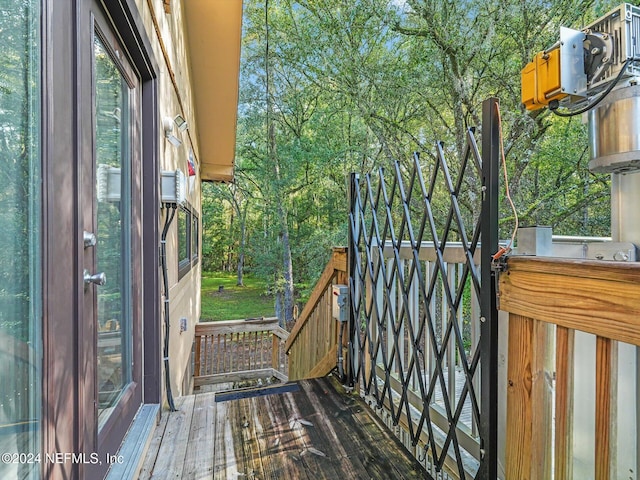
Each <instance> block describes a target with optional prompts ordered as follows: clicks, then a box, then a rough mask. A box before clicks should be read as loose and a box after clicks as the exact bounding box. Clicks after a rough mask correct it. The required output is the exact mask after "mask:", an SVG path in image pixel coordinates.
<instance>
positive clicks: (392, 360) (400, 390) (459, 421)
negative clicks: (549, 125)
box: [347, 99, 499, 480]
mask: <svg viewBox="0 0 640 480" xmlns="http://www.w3.org/2000/svg"><path fill="white" fill-rule="evenodd" d="M497 107H498V104H497V100H496V99H488V100H486V101H485V102H484V104H483V136H482V140H483V141H482V155H480V153H479V149H478V146H477V144H476V140H475V137H474V132H473V130H469V131H468V132H467V134H466V146H465V149H464V154H463V155H462V157H461V158H459V159H458V160H459V161H458V162H456V163H449V162H448V158H450V156H449V155H448V154H447V153H446V152H445V149H444V146H443V145H442V144H438V145H436V154H435V156H434V158H433V159H430V160H429V161H428V162H421V161H420V158H419V156H418V155H417V154H416V155H414V157H413V161H412V162H411V164H410V165H402V164H400V163H399V162H395V164H394V165H393V171H392V172H386V171H384V170H382V169H381V170H380V171H379V172H377V173H376V174H375V175H371V174H368V175H366V176H363V177H360V176H358V175H355V174H352V176H351V185H350V196H351V198H350V213H349V295H350V297H349V298H350V318H349V322H350V340H349V358H350V362H349V366H348V372H347V373H348V376H349V380H350V382H352V384H355V385H358V386H359V387H360V389H361V390H360V391H361V393H362V394H363V395H364V396H365V397H366V398H367V399H368V400H369V401H370V402H371V403H372V404H373V406H374V407H376V408H378V409H379V413H380V414H381V416H383V417H384V418H386V419H387V421H388V423H390V424H391V426H397V431H398V432H399V431H403V432H404V433H403V434H402V435H401V436H402V437H403V439H404V441H405V444H409V445H408V446H409V447H411V449H412V450H413V451H414V453H415V454H416V457H417V458H418V459H419V460H420V461H421V462H422V463H423V464H424V465H425V467H426V468H427V471H429V473H430V474H431V475H434V477H437V478H482V479H492V480H493V479H495V478H497V309H496V296H495V277H494V274H493V272H492V270H491V261H492V257H491V255H492V254H494V253H495V252H496V251H497V250H498V229H497V217H498V200H497V199H498V159H499V133H498V132H499V130H498V110H497ZM453 157H454V158H455V157H456V155H454V156H453ZM423 170H428V175H427V174H426V173H423ZM425 177H427V178H428V181H425Z"/></svg>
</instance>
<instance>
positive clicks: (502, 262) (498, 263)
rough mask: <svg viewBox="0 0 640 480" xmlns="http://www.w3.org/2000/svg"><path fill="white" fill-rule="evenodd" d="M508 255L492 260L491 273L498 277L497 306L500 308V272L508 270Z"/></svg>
mask: <svg viewBox="0 0 640 480" xmlns="http://www.w3.org/2000/svg"><path fill="white" fill-rule="evenodd" d="M508 258H509V257H508V255H502V256H500V257H498V258H495V259H493V260H491V273H492V274H493V276H494V277H495V278H496V308H497V309H498V310H500V274H501V273H504V272H506V271H507V268H508V267H507V259H508Z"/></svg>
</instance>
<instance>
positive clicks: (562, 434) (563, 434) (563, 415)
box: [555, 327, 575, 480]
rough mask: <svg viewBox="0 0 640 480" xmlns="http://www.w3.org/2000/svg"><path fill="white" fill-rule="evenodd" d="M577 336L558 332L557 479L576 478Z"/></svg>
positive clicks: (564, 330)
mask: <svg viewBox="0 0 640 480" xmlns="http://www.w3.org/2000/svg"><path fill="white" fill-rule="evenodd" d="M574 339H575V332H574V331H573V330H569V329H567V328H564V327H557V329H556V411H555V429H556V431H555V439H556V441H555V479H556V480H571V479H572V478H573V384H574V381H573V365H574Z"/></svg>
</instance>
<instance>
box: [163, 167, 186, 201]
mask: <svg viewBox="0 0 640 480" xmlns="http://www.w3.org/2000/svg"><path fill="white" fill-rule="evenodd" d="M160 193H161V196H162V197H161V200H162V203H163V204H167V203H169V204H177V205H184V204H185V203H186V201H187V178H186V177H185V175H184V173H182V170H180V169H178V170H173V171H163V172H162V183H161V184H160Z"/></svg>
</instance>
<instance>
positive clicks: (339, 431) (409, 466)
mask: <svg viewBox="0 0 640 480" xmlns="http://www.w3.org/2000/svg"><path fill="white" fill-rule="evenodd" d="M300 387H301V389H300V390H299V391H296V392H288V393H281V394H272V395H267V396H261V397H253V398H242V399H239V400H233V401H229V402H221V403H215V402H214V394H213V393H202V394H198V395H197V396H195V401H194V400H193V398H194V397H193V396H192V397H184V398H186V399H187V400H183V401H181V409H182V410H181V412H182V413H181V414H180V415H177V414H178V413H179V412H174V413H171V414H165V416H167V417H169V421H168V422H167V424H176V425H177V424H179V425H180V428H179V429H177V430H176V429H174V428H166V426H165V427H164V428H163V429H162V434H161V435H158V436H157V437H158V438H160V439H161V442H155V443H154V444H153V449H150V450H149V452H148V453H147V459H146V461H145V465H149V469H148V470H147V471H146V472H147V473H146V475H147V476H146V477H144V478H157V479H158V480H163V479H169V478H194V479H195V478H198V479H204V478H214V479H220V480H222V479H234V478H259V479H265V478H270V479H302V480H304V479H308V480H316V479H356V478H364V479H372V480H378V479H380V480H382V479H384V480H387V479H389V478H393V479H398V480H400V479H407V480H412V479H424V478H428V477H427V475H426V472H425V471H424V470H423V469H422V467H421V466H420V465H419V463H418V462H417V461H416V460H415V459H414V458H413V457H412V456H411V455H410V454H409V452H408V451H407V450H406V449H404V447H402V445H400V443H399V442H398V441H397V440H396V439H395V438H394V437H393V434H392V433H391V432H390V431H389V430H388V429H387V428H386V427H385V426H384V425H383V424H382V423H381V422H380V421H379V420H378V419H377V418H376V417H375V414H374V413H373V412H372V411H371V410H370V409H369V407H368V406H367V405H366V404H365V403H364V401H363V400H362V399H361V398H359V397H356V396H353V395H347V394H345V393H344V392H343V391H341V387H340V386H339V385H337V383H336V382H335V381H333V380H330V379H328V378H321V379H314V380H303V381H301V382H300ZM189 398H190V400H188V399H189ZM214 403H215V406H214ZM186 418H192V421H191V422H190V430H188V432H187V436H186V438H184V439H183V437H184V435H182V433H181V432H182V431H183V429H184V427H183V426H184V425H186V423H185V422H184V420H185V419H186ZM181 439H183V440H181ZM154 441H155V438H154ZM178 441H184V444H183V445H178V443H177V442H178ZM185 450H186V455H185V454H184V451H185ZM174 453H175V454H176V455H174ZM161 458H162V461H160V460H161ZM168 465H171V468H170V469H168V468H166V466H168ZM156 467H157V468H156Z"/></svg>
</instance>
